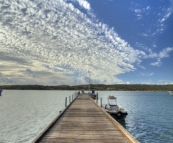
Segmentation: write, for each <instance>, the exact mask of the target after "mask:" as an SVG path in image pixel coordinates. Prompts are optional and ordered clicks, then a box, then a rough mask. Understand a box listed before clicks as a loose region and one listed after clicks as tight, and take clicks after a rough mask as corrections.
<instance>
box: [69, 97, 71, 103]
mask: <svg viewBox="0 0 173 143" xmlns="http://www.w3.org/2000/svg"><path fill="white" fill-rule="evenodd" d="M70 103H71V96H69V104H70Z"/></svg>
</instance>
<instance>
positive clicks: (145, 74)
mask: <svg viewBox="0 0 173 143" xmlns="http://www.w3.org/2000/svg"><path fill="white" fill-rule="evenodd" d="M153 75H154V73H140V74H139V76H153Z"/></svg>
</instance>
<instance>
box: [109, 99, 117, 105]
mask: <svg viewBox="0 0 173 143" xmlns="http://www.w3.org/2000/svg"><path fill="white" fill-rule="evenodd" d="M108 104H109V105H117V102H116V98H108Z"/></svg>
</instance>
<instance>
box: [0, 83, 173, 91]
mask: <svg viewBox="0 0 173 143" xmlns="http://www.w3.org/2000/svg"><path fill="white" fill-rule="evenodd" d="M0 89H8V90H10V89H12V90H88V89H89V85H75V86H69V85H59V86H48V85H47V86H45V85H0ZM90 89H95V90H100V91H102V90H104V91H171V90H173V85H172V84H169V85H150V84H114V85H105V84H91V85H90Z"/></svg>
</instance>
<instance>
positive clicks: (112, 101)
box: [104, 95, 128, 120]
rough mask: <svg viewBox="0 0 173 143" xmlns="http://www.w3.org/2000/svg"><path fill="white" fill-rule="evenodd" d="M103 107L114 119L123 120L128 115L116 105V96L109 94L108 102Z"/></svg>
mask: <svg viewBox="0 0 173 143" xmlns="http://www.w3.org/2000/svg"><path fill="white" fill-rule="evenodd" d="M104 109H105V111H106V112H107V113H109V114H110V115H111V116H112V117H113V118H115V119H116V120H124V119H125V118H126V116H127V115H128V113H127V111H125V110H124V109H123V108H120V107H119V106H118V105H117V101H116V97H114V96H111V95H109V96H108V104H106V105H105V107H104Z"/></svg>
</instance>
